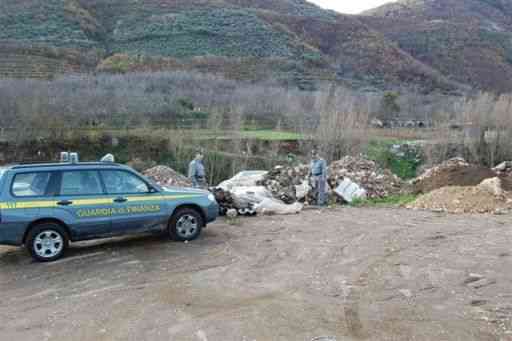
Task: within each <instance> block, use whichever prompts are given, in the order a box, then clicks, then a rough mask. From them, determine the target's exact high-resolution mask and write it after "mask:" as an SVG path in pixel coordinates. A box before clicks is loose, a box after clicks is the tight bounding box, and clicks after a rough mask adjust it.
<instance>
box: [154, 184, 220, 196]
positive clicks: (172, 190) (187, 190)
mask: <svg viewBox="0 0 512 341" xmlns="http://www.w3.org/2000/svg"><path fill="white" fill-rule="evenodd" d="M163 189H164V192H166V193H173V194H176V193H186V194H203V195H208V194H210V192H208V191H205V190H202V189H197V188H185V187H171V186H165V187H163Z"/></svg>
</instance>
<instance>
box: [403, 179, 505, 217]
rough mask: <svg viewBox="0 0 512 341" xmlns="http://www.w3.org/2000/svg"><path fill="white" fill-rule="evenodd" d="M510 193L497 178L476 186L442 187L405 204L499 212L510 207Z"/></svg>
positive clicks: (465, 211) (418, 206)
mask: <svg viewBox="0 0 512 341" xmlns="http://www.w3.org/2000/svg"><path fill="white" fill-rule="evenodd" d="M511 198H512V195H511V193H509V192H505V191H503V189H502V187H501V181H500V180H499V179H498V178H493V179H487V180H484V181H483V182H482V183H481V184H479V185H478V186H467V187H462V186H449V187H442V188H439V189H436V190H433V191H431V192H430V193H427V194H424V195H422V196H421V197H419V198H418V199H417V200H416V201H415V202H414V203H412V204H410V205H408V206H407V208H411V209H427V210H434V211H443V212H449V213H500V212H503V211H506V210H509V209H511V208H512V199H511Z"/></svg>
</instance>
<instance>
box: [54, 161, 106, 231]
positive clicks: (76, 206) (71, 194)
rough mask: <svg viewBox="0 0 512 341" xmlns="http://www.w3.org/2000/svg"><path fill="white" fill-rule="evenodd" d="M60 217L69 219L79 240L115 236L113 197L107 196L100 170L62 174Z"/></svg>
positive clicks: (58, 205) (59, 203) (58, 197)
mask: <svg viewBox="0 0 512 341" xmlns="http://www.w3.org/2000/svg"><path fill="white" fill-rule="evenodd" d="M59 174H60V186H58V188H59V189H58V191H57V195H56V201H57V208H56V209H55V210H56V214H55V215H56V216H57V217H59V216H64V217H66V221H68V224H69V228H70V230H71V233H72V235H73V238H74V239H76V240H82V239H91V238H95V237H103V236H110V235H114V234H115V233H114V231H113V230H112V223H111V211H112V205H113V204H112V197H110V196H108V195H106V194H105V190H104V188H103V185H102V183H101V179H100V175H99V172H98V171H97V170H69V171H67V170H66V171H61V172H59Z"/></svg>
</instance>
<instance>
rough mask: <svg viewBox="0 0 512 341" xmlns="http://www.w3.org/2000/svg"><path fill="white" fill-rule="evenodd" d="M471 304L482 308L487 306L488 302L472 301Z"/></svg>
mask: <svg viewBox="0 0 512 341" xmlns="http://www.w3.org/2000/svg"><path fill="white" fill-rule="evenodd" d="M470 304H471V305H472V306H473V307H480V306H482V305H486V304H487V301H486V300H471V302H470Z"/></svg>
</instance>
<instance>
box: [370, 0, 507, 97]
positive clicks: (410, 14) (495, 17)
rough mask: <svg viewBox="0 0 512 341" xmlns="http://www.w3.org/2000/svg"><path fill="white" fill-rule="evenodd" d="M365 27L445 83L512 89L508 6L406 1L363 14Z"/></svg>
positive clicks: (491, 0) (474, 0) (499, 1)
mask: <svg viewBox="0 0 512 341" xmlns="http://www.w3.org/2000/svg"><path fill="white" fill-rule="evenodd" d="M360 20H361V21H363V22H364V23H365V24H367V25H368V26H370V27H372V28H373V29H375V30H377V31H379V32H382V33H383V34H384V35H385V36H386V37H387V38H388V39H390V40H392V41H395V42H397V44H398V46H399V47H400V48H401V49H402V50H404V51H406V52H407V53H409V54H410V55H412V56H413V57H414V58H416V59H417V60H419V61H421V62H422V63H424V64H426V65H429V66H430V67H432V68H434V69H436V70H439V71H441V73H442V74H443V75H446V76H448V77H449V78H450V79H452V80H454V81H457V82H460V83H465V84H469V85H471V86H472V87H475V88H479V89H484V90H492V91H497V92H510V91H512V2H510V1H508V0H406V1H398V2H397V3H391V4H388V5H384V6H382V7H379V8H377V9H374V10H371V11H368V12H366V13H365V16H363V17H361V18H360Z"/></svg>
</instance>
